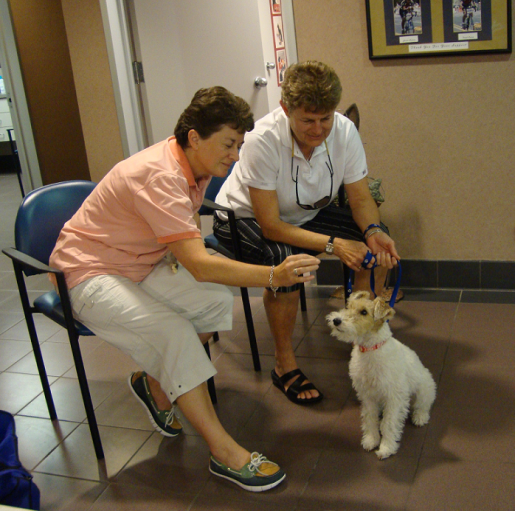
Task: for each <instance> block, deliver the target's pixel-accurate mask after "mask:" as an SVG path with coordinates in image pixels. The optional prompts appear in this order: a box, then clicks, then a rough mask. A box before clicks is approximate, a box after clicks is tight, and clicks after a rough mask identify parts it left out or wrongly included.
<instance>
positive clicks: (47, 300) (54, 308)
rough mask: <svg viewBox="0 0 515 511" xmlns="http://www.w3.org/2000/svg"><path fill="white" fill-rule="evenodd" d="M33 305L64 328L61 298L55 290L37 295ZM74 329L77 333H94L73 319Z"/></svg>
mask: <svg viewBox="0 0 515 511" xmlns="http://www.w3.org/2000/svg"><path fill="white" fill-rule="evenodd" d="M34 307H35V308H36V309H37V310H38V311H39V312H41V314H44V315H45V316H47V317H49V318H50V319H51V320H52V321H55V322H56V323H58V324H59V325H61V326H62V327H63V328H66V320H65V319H64V312H63V306H62V304H61V299H60V298H59V295H58V294H57V293H56V292H55V291H49V292H48V293H45V294H44V295H41V296H38V297H37V298H36V299H35V300H34ZM73 323H74V326H75V330H77V333H78V334H79V335H83V336H87V335H95V334H94V333H93V332H92V331H91V330H90V329H89V328H88V327H86V326H84V325H83V324H82V323H81V322H80V321H77V320H74V322H73Z"/></svg>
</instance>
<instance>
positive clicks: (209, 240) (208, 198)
mask: <svg viewBox="0 0 515 511" xmlns="http://www.w3.org/2000/svg"><path fill="white" fill-rule="evenodd" d="M233 166H234V164H233ZM231 171H232V167H231V168H230V169H229V172H228V173H227V176H226V177H225V178H220V177H213V178H212V179H211V182H210V183H209V186H208V188H207V190H206V194H205V196H204V202H203V204H202V207H201V208H200V211H199V214H200V215H201V216H202V215H207V214H212V213H213V212H214V211H225V212H226V213H227V215H228V217H229V228H230V230H231V237H232V242H233V249H232V250H228V249H227V248H226V247H225V246H224V245H222V244H221V243H220V242H219V241H218V240H217V239H216V237H215V235H214V234H208V235H207V236H206V237H205V238H204V244H205V246H206V248H210V249H212V250H214V251H215V252H218V253H219V254H222V255H223V256H225V257H228V258H229V259H235V260H236V261H243V257H242V254H241V248H240V241H239V234H238V228H237V227H236V217H235V215H234V211H232V210H231V209H229V208H226V207H224V206H220V205H219V204H216V203H215V202H214V199H215V198H216V196H217V195H218V191H219V190H220V188H221V187H222V185H223V183H224V181H225V180H226V179H227V177H228V176H229V174H230V173H231ZM240 291H241V300H242V303H243V311H244V313H245V322H246V324H247V332H248V336H249V343H250V350H251V353H252V362H253V364H254V370H255V371H261V362H260V360H259V349H258V345H257V340H256V332H255V329H254V320H253V319H252V309H251V306H250V299H249V291H248V289H247V288H246V287H240ZM300 306H301V310H302V311H306V310H307V305H306V291H305V288H304V284H302V285H301V288H300ZM216 340H218V335H217V334H216V336H215V341H216Z"/></svg>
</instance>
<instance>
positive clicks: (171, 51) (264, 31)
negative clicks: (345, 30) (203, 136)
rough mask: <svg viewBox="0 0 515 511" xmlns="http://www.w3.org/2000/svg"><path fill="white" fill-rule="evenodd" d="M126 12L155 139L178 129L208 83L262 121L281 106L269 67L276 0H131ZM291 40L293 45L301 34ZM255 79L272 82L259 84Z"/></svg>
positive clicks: (148, 122) (145, 109)
mask: <svg viewBox="0 0 515 511" xmlns="http://www.w3.org/2000/svg"><path fill="white" fill-rule="evenodd" d="M286 3H288V2H285V1H283V4H286ZM290 4H291V2H290ZM126 12H127V13H128V17H129V22H128V26H129V29H130V31H131V33H132V36H133V49H134V52H135V58H136V60H138V61H141V62H142V63H143V73H144V82H143V83H141V84H139V85H138V87H139V88H140V95H141V99H142V104H143V112H144V114H143V116H144V118H145V128H146V129H145V131H146V133H147V135H148V142H149V143H155V142H158V141H159V140H163V139H165V138H166V137H168V136H170V135H172V134H173V129H174V127H175V123H176V122H177V119H178V118H179V116H180V114H181V113H182V111H183V110H184V108H185V107H186V106H187V105H188V104H189V103H190V101H191V98H192V97H193V94H194V93H195V92H196V91H197V90H198V89H199V88H201V87H210V86H213V85H222V86H224V87H226V88H227V89H229V90H230V91H231V92H233V93H235V94H236V95H238V96H241V97H242V98H244V99H245V100H246V101H247V102H248V103H249V104H250V106H251V108H252V111H253V112H254V116H255V118H256V119H259V118H260V117H262V116H263V115H265V114H266V113H268V112H269V111H271V110H273V109H274V108H276V107H277V106H278V105H279V97H280V88H279V85H278V83H277V74H276V71H275V69H273V68H271V69H268V68H267V62H270V63H271V64H274V62H275V52H274V43H273V40H272V37H273V36H272V21H271V16H270V0H245V1H242V0H216V1H215V2H214V1H213V0H189V1H188V2H184V1H183V0H160V1H153V2H148V0H127V3H126ZM285 14H286V13H285ZM285 25H286V26H287V23H285ZM285 38H286V39H287V40H288V39H289V41H288V42H289V47H290V48H291V47H293V45H294V40H293V39H294V34H293V33H291V32H290V33H289V34H288V33H285ZM287 50H288V47H287ZM295 57H296V55H295ZM268 67H271V66H270V65H269V66H268ZM256 78H265V79H266V80H267V85H266V86H265V87H260V88H258V87H256V86H255V80H256Z"/></svg>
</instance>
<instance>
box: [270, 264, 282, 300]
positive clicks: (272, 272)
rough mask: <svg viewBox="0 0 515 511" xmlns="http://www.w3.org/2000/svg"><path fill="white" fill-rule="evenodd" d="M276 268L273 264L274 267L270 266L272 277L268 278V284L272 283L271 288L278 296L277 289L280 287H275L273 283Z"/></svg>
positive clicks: (275, 295) (275, 296)
mask: <svg viewBox="0 0 515 511" xmlns="http://www.w3.org/2000/svg"><path fill="white" fill-rule="evenodd" d="M274 268H275V266H274V265H273V264H272V267H271V268H270V278H269V279H268V284H269V285H270V289H271V290H272V292H273V293H274V298H277V290H278V289H279V288H278V287H275V286H274V285H273V284H272V281H273V280H274Z"/></svg>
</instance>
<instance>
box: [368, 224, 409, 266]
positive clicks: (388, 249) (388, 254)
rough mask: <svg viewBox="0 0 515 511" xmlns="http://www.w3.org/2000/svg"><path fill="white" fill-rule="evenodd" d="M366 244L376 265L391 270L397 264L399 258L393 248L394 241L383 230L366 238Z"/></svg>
mask: <svg viewBox="0 0 515 511" xmlns="http://www.w3.org/2000/svg"><path fill="white" fill-rule="evenodd" d="M367 245H368V247H369V248H370V251H371V252H372V254H374V255H375V257H376V264H377V265H378V266H386V267H387V268H389V269H390V270H391V269H392V268H393V267H394V266H396V265H397V261H400V260H401V257H400V256H399V254H398V253H397V249H396V248H395V242H394V241H393V240H392V238H390V236H388V234H386V233H385V232H379V233H377V234H374V235H373V236H370V238H368V240H367Z"/></svg>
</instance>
